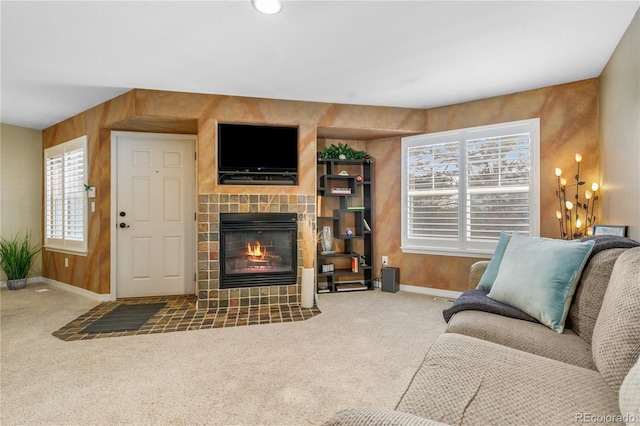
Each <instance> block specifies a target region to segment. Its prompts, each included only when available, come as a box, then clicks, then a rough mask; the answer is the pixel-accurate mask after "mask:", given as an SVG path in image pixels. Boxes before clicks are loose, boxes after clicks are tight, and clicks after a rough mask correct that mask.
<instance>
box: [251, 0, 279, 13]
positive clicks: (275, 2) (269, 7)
mask: <svg viewBox="0 0 640 426" xmlns="http://www.w3.org/2000/svg"><path fill="white" fill-rule="evenodd" d="M251 3H253V7H255V8H256V9H257V10H258V11H259V12H262V13H264V14H267V15H275V14H276V13H278V12H280V11H281V10H282V3H281V2H280V0H251Z"/></svg>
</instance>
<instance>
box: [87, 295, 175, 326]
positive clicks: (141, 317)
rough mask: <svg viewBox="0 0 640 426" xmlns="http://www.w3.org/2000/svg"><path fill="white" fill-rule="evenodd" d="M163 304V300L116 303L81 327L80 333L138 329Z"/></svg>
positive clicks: (162, 306)
mask: <svg viewBox="0 0 640 426" xmlns="http://www.w3.org/2000/svg"><path fill="white" fill-rule="evenodd" d="M165 305H166V303H165V302H163V303H143V304H135V305H118V306H117V307H116V308H115V309H113V310H112V311H111V312H108V313H106V314H104V315H103V316H102V317H101V318H99V319H97V320H96V321H95V322H94V323H93V324H91V325H89V326H88V327H86V328H85V329H83V330H82V333H112V332H116V331H131V330H138V329H140V327H142V326H143V325H144V323H145V322H147V321H148V320H149V318H151V317H152V316H154V315H155V314H156V313H158V311H159V310H160V309H162V308H164V306H165Z"/></svg>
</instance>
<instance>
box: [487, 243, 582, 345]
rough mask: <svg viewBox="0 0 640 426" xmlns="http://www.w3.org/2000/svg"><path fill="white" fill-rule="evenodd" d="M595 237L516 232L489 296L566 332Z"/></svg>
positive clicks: (558, 330)
mask: <svg viewBox="0 0 640 426" xmlns="http://www.w3.org/2000/svg"><path fill="white" fill-rule="evenodd" d="M594 244H595V241H585V242H581V241H565V240H554V239H550V238H536V237H523V236H521V235H518V234H513V235H512V236H511V240H510V241H509V244H508V245H507V248H506V250H505V252H504V256H503V257H502V262H501V263H500V269H499V271H498V276H497V277H496V280H495V282H494V283H493V286H492V287H491V291H490V292H489V297H490V298H491V299H493V300H496V301H498V302H501V303H504V304H507V305H510V306H513V307H514V308H517V309H520V310H521V311H523V312H525V313H527V314H529V315H531V316H532V317H534V318H536V319H537V320H538V321H540V322H541V323H542V324H544V325H546V326H547V327H549V328H551V329H553V330H555V331H557V332H558V333H562V331H563V330H564V322H565V319H566V317H567V313H568V312H569V306H570V305H571V300H572V298H573V294H574V293H575V290H576V286H577V285H578V281H579V280H580V275H581V274H582V269H583V268H584V266H585V264H586V263H587V259H588V258H589V254H590V253H591V250H593V246H594Z"/></svg>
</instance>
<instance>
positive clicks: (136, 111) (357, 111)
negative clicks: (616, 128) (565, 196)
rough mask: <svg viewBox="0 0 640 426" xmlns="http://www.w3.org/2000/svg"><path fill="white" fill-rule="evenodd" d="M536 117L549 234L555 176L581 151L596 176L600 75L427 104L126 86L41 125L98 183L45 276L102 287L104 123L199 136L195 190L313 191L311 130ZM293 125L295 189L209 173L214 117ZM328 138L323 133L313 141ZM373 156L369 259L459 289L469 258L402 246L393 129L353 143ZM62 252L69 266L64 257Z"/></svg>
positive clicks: (107, 171)
mask: <svg viewBox="0 0 640 426" xmlns="http://www.w3.org/2000/svg"><path fill="white" fill-rule="evenodd" d="M534 117H539V118H540V120H541V145H542V146H541V157H542V158H541V182H540V184H541V192H542V197H541V198H542V199H541V215H542V217H541V232H542V235H543V236H549V237H556V236H557V235H556V228H557V222H556V220H555V216H554V214H555V201H556V200H555V193H554V189H553V188H554V185H555V180H554V179H555V176H554V174H553V170H554V169H555V167H560V168H562V169H563V170H567V171H568V170H570V169H571V168H572V167H574V166H575V162H573V156H574V154H575V153H576V152H580V153H581V154H582V156H583V170H584V171H586V172H587V173H585V174H584V176H585V178H587V181H589V182H590V181H591V180H597V176H598V170H597V167H598V137H599V136H598V133H599V129H598V81H597V80H596V79H592V80H586V81H581V82H576V83H570V84H565V85H560V86H553V87H547V88H543V89H538V90H532V91H528V92H523V93H517V94H513V95H505V96H500V97H496V98H491V99H485V100H481V101H476V102H468V103H463V104H458V105H452V106H447V107H442V108H434V109H430V110H426V111H425V110H419V109H407V108H390V107H370V106H358V105H342V104H326V103H312V102H296V101H284V100H273V99H256V98H242V97H232V96H220V95H203V94H192V93H178V92H163V91H153V90H139V89H136V90H132V91H131V92H128V93H126V94H124V95H122V96H119V97H117V98H114V99H112V100H110V101H108V102H105V103H104V104H101V105H98V106H96V107H94V108H91V109H90V110H88V111H85V112H83V113H81V114H78V115H77V116H74V117H71V118H69V119H68V120H65V121H63V122H61V123H58V124H56V125H54V126H52V127H50V128H48V129H45V130H44V131H43V146H44V148H47V147H50V146H53V145H56V144H59V143H62V142H65V141H67V140H70V139H73V138H76V137H78V136H81V135H83V134H87V135H88V138H89V157H90V166H89V169H90V170H89V182H88V183H89V184H91V185H94V186H96V187H97V189H98V193H97V198H96V200H95V201H96V211H95V212H92V213H90V214H89V253H88V255H87V256H74V255H69V254H63V253H56V252H49V251H45V252H44V253H43V275H44V276H45V277H48V278H52V279H55V280H57V281H60V282H64V283H68V284H71V285H74V286H77V287H80V288H84V289H87V290H90V291H93V292H95V293H100V294H107V293H109V292H110V261H109V256H110V230H111V220H110V186H111V158H110V157H111V140H110V132H111V130H128V131H146V132H163V133H195V134H197V135H198V151H199V158H198V170H199V172H198V193H199V194H214V193H220V194H224V193H228V194H230V193H235V194H243V193H256V190H259V191H260V192H262V193H266V194H290V195H294V194H302V195H314V194H315V192H316V190H315V185H316V167H315V159H316V152H317V150H318V149H319V147H318V144H317V129H318V128H325V129H356V130H357V129H362V130H367V131H369V130H372V129H373V130H388V131H395V132H403V133H414V134H417V133H422V132H425V131H428V132H436V131H442V130H450V129H455V128H464V127H472V126H479V125H485V124H491V123H499V122H505V121H512V120H521V119H527V118H534ZM218 121H224V122H247V123H258V124H259V123H271V124H289V125H291V124H293V125H298V126H299V127H300V141H301V144H300V176H299V180H300V183H299V185H298V186H295V187H285V186H282V187H261V188H257V187H255V186H251V187H243V186H235V185H234V186H231V185H227V186H220V185H217V183H216V179H215V164H216V161H215V160H216V159H215V140H216V134H215V132H216V124H217V123H218ZM327 142H329V143H333V142H335V141H334V140H333V139H331V140H322V141H321V143H327ZM352 145H353V146H354V147H357V148H358V149H362V147H363V145H364V146H366V149H367V151H368V152H369V153H370V154H371V156H372V157H373V158H374V159H375V164H374V171H375V182H374V183H375V185H376V190H375V197H376V198H375V202H376V209H375V219H374V223H375V227H376V232H377V233H376V238H375V244H376V247H375V253H376V257H377V258H378V259H375V261H374V266H375V267H376V268H379V266H380V265H379V264H378V263H379V257H380V256H381V255H383V254H385V255H388V256H389V260H390V264H391V265H392V266H397V267H399V268H400V282H401V283H402V284H408V285H414V286H422V287H432V288H439V289H447V290H457V291H462V290H464V289H465V288H466V281H467V277H468V271H469V266H470V265H471V264H472V263H473V262H474V261H475V260H477V259H472V258H464V257H443V256H427V255H415V254H404V253H402V252H401V251H400V248H399V247H400V184H401V179H400V137H391V138H383V139H374V140H366V141H362V140H359V141H354V142H353V143H352ZM65 258H68V259H69V267H68V268H67V267H65V266H64V259H65Z"/></svg>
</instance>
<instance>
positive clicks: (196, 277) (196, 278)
mask: <svg viewBox="0 0 640 426" xmlns="http://www.w3.org/2000/svg"><path fill="white" fill-rule="evenodd" d="M193 280H194V281H198V276H197V275H196V274H195V273H194V274H193Z"/></svg>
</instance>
